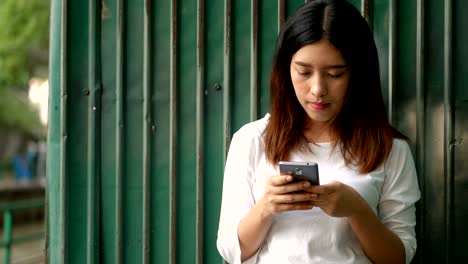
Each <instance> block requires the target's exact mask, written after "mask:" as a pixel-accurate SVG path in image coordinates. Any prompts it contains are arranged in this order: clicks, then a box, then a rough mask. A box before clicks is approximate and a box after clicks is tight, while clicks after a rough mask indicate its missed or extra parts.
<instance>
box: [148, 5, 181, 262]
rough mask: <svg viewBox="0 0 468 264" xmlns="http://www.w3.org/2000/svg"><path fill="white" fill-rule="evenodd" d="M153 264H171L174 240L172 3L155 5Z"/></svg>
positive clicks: (152, 92) (152, 79)
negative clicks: (171, 184) (171, 132)
mask: <svg viewBox="0 0 468 264" xmlns="http://www.w3.org/2000/svg"><path fill="white" fill-rule="evenodd" d="M151 10H152V16H151V23H152V46H153V49H152V52H151V58H152V65H153V66H152V68H151V73H150V74H151V77H152V78H151V87H150V88H151V96H152V98H151V113H152V120H153V123H152V126H151V132H152V139H153V142H152V144H151V145H150V147H151V154H152V155H151V164H150V166H151V209H150V210H151V211H150V213H151V232H150V237H151V243H150V245H151V252H150V253H151V254H150V255H151V263H170V262H171V255H170V253H171V252H170V250H171V247H172V243H171V242H170V241H171V232H172V230H171V220H172V219H171V216H170V215H171V210H172V207H171V197H172V196H171V191H172V189H171V188H170V181H171V173H170V167H171V160H172V159H171V156H170V155H172V153H171V151H170V150H171V149H172V148H173V145H171V143H170V142H172V141H171V140H172V139H171V136H170V127H171V126H170V122H171V121H170V120H171V119H170V115H171V114H172V113H171V110H170V108H171V107H172V106H171V102H172V101H171V98H170V93H171V89H170V87H171V84H170V82H171V78H172V75H171V74H170V73H171V70H170V69H171V67H172V65H170V64H169V63H168V62H170V61H171V56H172V54H173V53H172V52H171V44H172V43H171V38H172V33H171V25H172V16H170V14H172V11H171V1H153V2H152V8H151ZM174 162H175V160H174Z"/></svg>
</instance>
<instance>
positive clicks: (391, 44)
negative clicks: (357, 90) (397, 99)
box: [388, 0, 397, 124]
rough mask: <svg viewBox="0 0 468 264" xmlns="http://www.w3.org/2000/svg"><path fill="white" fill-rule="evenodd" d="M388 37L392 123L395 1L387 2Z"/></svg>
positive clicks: (389, 96) (389, 100)
mask: <svg viewBox="0 0 468 264" xmlns="http://www.w3.org/2000/svg"><path fill="white" fill-rule="evenodd" d="M388 8H389V11H388V12H389V14H388V20H389V21H388V24H389V34H388V35H389V36H388V119H389V121H390V124H392V123H393V93H394V85H395V59H396V53H395V50H396V49H395V39H396V12H397V10H396V0H390V1H389V6H388Z"/></svg>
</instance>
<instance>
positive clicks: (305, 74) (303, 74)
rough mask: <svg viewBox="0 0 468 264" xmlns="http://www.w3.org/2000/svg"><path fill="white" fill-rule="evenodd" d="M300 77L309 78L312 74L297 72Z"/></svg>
mask: <svg viewBox="0 0 468 264" xmlns="http://www.w3.org/2000/svg"><path fill="white" fill-rule="evenodd" d="M297 73H298V74H299V75H300V76H309V75H310V72H300V71H298V72H297Z"/></svg>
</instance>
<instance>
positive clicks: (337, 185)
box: [308, 181, 405, 264]
mask: <svg viewBox="0 0 468 264" xmlns="http://www.w3.org/2000/svg"><path fill="white" fill-rule="evenodd" d="M308 191H310V192H311V193H313V194H315V195H316V197H315V202H314V203H313V204H314V206H317V207H320V208H321V209H322V210H323V211H324V212H325V213H326V214H328V215H330V216H333V217H346V218H347V219H348V222H349V223H350V225H351V228H352V229H353V231H354V233H355V235H356V237H357V238H358V240H359V242H360V243H361V246H362V248H363V250H364V252H365V253H366V255H367V257H368V258H369V259H370V260H371V261H372V262H374V263H377V264H378V263H405V248H404V246H403V244H402V242H401V240H400V238H399V237H398V236H397V235H396V234H395V233H393V232H392V231H391V230H390V229H388V228H387V227H386V226H385V225H384V224H382V222H381V221H380V219H379V218H378V217H377V216H376V215H375V213H374V212H373V211H372V210H371V208H370V207H369V205H368V204H367V202H366V201H365V200H364V198H362V197H361V195H360V194H359V193H358V192H357V191H356V190H354V189H353V188H352V187H350V186H348V185H346V184H343V183H341V182H336V181H335V182H331V183H329V184H326V185H320V186H312V187H311V188H310V189H309V190H308Z"/></svg>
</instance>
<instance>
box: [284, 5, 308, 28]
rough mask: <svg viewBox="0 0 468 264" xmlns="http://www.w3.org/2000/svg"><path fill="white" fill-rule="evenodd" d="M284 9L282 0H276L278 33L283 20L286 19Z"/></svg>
mask: <svg viewBox="0 0 468 264" xmlns="http://www.w3.org/2000/svg"><path fill="white" fill-rule="evenodd" d="M306 3H307V1H306ZM285 11H286V5H285V2H284V0H278V34H279V32H280V31H281V27H282V26H283V24H284V20H285V19H286V15H285V13H286V12H285Z"/></svg>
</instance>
